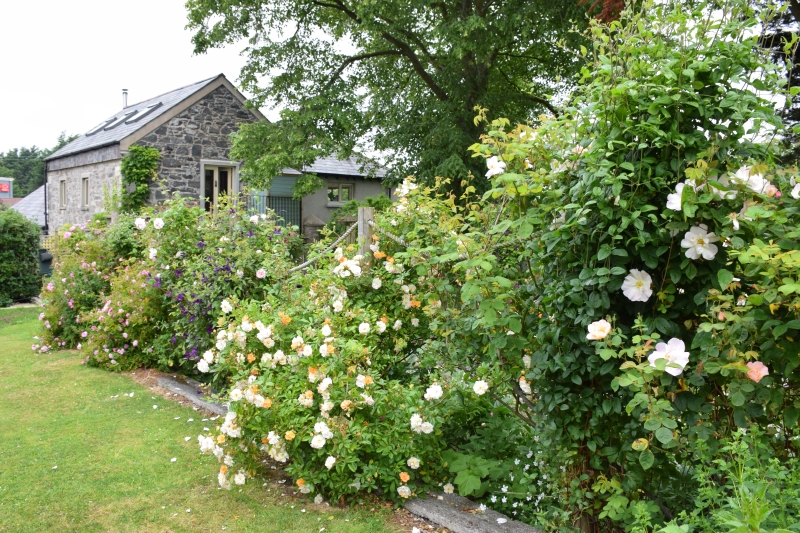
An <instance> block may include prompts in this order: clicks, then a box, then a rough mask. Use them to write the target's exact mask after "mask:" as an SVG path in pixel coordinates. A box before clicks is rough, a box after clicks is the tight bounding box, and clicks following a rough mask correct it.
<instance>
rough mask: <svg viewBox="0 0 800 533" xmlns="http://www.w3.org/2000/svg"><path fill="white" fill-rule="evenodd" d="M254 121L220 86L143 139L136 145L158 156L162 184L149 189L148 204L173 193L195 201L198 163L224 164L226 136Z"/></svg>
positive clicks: (227, 140) (226, 157) (235, 99)
mask: <svg viewBox="0 0 800 533" xmlns="http://www.w3.org/2000/svg"><path fill="white" fill-rule="evenodd" d="M256 120H257V119H256V117H255V115H253V113H252V112H250V111H249V110H248V109H246V108H245V107H244V105H243V104H242V103H241V102H240V101H239V100H238V99H237V98H236V97H235V96H234V95H233V94H231V92H230V91H228V89H227V88H225V87H224V86H223V87H219V88H217V89H215V90H214V91H213V92H211V94H209V95H208V96H206V97H205V98H203V99H201V100H200V101H198V102H197V103H195V104H194V105H192V106H191V107H189V108H188V109H186V110H185V111H183V112H181V113H179V114H178V115H176V116H175V117H174V118H173V119H172V120H170V121H169V122H168V123H167V124H164V125H162V126H160V127H158V128H157V129H156V130H155V131H153V132H152V133H150V134H148V135H145V136H144V137H143V138H142V139H140V140H139V141H138V142H137V143H136V144H139V145H142V146H153V147H155V148H157V149H158V151H159V152H161V164H160V165H159V168H158V176H159V179H160V181H162V183H163V184H164V187H153V186H151V188H150V189H151V196H150V202H151V203H155V202H159V201H161V200H164V199H165V198H167V197H168V196H169V195H170V194H172V193H173V192H175V191H177V192H179V193H180V194H181V196H184V197H192V198H199V196H200V160H201V159H214V160H223V161H228V160H229V159H230V156H229V152H230V147H231V145H230V140H229V138H228V137H229V136H230V134H231V133H233V132H235V131H236V130H238V129H239V125H240V124H243V123H249V122H255V121H256Z"/></svg>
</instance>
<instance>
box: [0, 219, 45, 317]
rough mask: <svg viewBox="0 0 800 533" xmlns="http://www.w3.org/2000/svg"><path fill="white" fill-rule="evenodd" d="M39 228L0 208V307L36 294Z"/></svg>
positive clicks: (37, 290) (39, 280)
mask: <svg viewBox="0 0 800 533" xmlns="http://www.w3.org/2000/svg"><path fill="white" fill-rule="evenodd" d="M40 233H41V229H40V228H39V226H38V225H37V224H36V223H35V222H32V221H30V220H28V219H27V218H25V217H24V216H23V215H22V214H21V213H20V212H19V211H17V210H15V209H11V208H9V207H6V206H3V205H0V307H5V306H8V305H11V304H12V303H13V302H19V301H25V300H29V299H31V298H32V297H34V296H36V295H37V294H39V287H40V286H41V279H42V276H41V274H40V273H39V235H40Z"/></svg>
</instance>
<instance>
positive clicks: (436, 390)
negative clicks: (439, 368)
mask: <svg viewBox="0 0 800 533" xmlns="http://www.w3.org/2000/svg"><path fill="white" fill-rule="evenodd" d="M441 397H442V387H441V385H439V384H438V383H434V384H433V385H431V386H430V387H428V389H427V390H426V391H425V399H426V400H438V399H439V398H441Z"/></svg>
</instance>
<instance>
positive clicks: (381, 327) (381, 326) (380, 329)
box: [375, 320, 386, 333]
mask: <svg viewBox="0 0 800 533" xmlns="http://www.w3.org/2000/svg"><path fill="white" fill-rule="evenodd" d="M375 329H377V330H378V333H383V332H384V331H386V324H385V323H384V322H383V320H378V321H377V322H375Z"/></svg>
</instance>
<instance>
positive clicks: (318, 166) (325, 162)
mask: <svg viewBox="0 0 800 533" xmlns="http://www.w3.org/2000/svg"><path fill="white" fill-rule="evenodd" d="M360 168H361V164H360V163H359V162H358V160H357V159H356V158H355V157H351V158H350V159H344V160H342V159H337V158H336V157H321V158H319V159H317V160H316V161H314V162H313V163H312V164H311V165H309V166H307V167H304V168H303V172H316V173H317V174H334V175H340V176H362V177H366V176H367V175H368V174H367V173H365V172H362V171H361V170H360ZM367 168H369V166H367ZM375 176H376V177H378V178H383V177H384V176H386V170H385V169H382V168H377V169H375Z"/></svg>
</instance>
